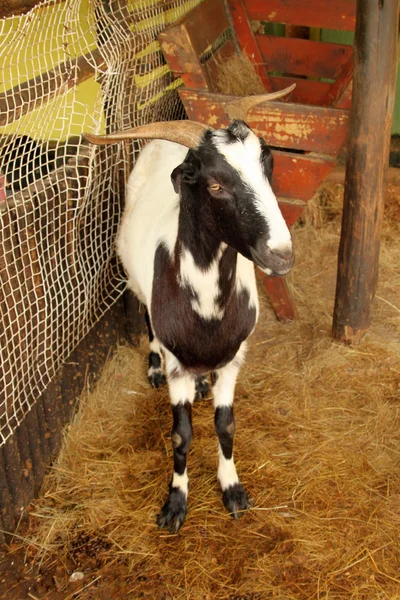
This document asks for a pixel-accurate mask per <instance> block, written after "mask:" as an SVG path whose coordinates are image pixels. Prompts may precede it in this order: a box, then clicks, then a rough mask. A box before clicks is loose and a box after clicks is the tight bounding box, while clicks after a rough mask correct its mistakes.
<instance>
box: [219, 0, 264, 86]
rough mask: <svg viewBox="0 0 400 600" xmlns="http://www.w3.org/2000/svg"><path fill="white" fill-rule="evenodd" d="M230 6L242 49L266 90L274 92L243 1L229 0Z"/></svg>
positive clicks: (237, 37)
mask: <svg viewBox="0 0 400 600" xmlns="http://www.w3.org/2000/svg"><path fill="white" fill-rule="evenodd" d="M228 6H229V11H230V14H231V18H232V22H233V28H234V30H235V34H236V39H237V41H238V43H239V46H240V49H241V50H242V51H244V52H246V54H247V56H248V57H249V58H250V60H252V61H253V64H254V68H255V70H256V72H257V73H258V75H259V77H260V79H261V81H262V82H263V84H264V86H265V89H266V90H267V91H272V87H271V82H270V80H269V76H268V73H267V70H266V68H265V66H264V61H263V59H262V56H261V52H260V49H259V47H258V43H257V40H256V38H255V36H254V33H253V31H252V29H251V26H250V22H249V18H248V16H247V13H246V9H245V7H244V5H243V3H242V1H241V0H228Z"/></svg>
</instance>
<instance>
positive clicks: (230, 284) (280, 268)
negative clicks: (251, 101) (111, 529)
mask: <svg viewBox="0 0 400 600" xmlns="http://www.w3.org/2000/svg"><path fill="white" fill-rule="evenodd" d="M290 89H292V88H290ZM285 93H288V90H283V91H281V92H277V93H275V94H273V95H272V96H273V97H277V95H278V94H279V95H284V94H285ZM269 98H271V95H268V96H263V97H262V100H263V101H265V100H266V99H269ZM256 101H257V99H256ZM258 102H260V99H259V98H258ZM232 112H233V111H232ZM140 137H143V138H144V137H147V138H162V139H156V140H153V141H152V142H150V143H149V144H147V146H145V148H144V149H143V150H142V151H141V154H140V156H139V158H138V160H137V163H136V165H135V167H134V169H133V171H132V173H131V175H130V177H129V180H128V184H127V195H126V207H125V210H124V214H123V217H122V221H121V226H120V229H119V233H118V236H117V251H118V254H119V256H120V258H121V259H122V263H123V265H124V267H125V270H126V272H127V274H128V285H129V287H130V288H131V289H132V290H133V292H134V293H135V294H136V295H137V297H138V298H139V299H140V301H141V302H143V303H144V304H145V305H146V307H147V323H148V328H149V337H150V355H149V380H150V382H151V384H152V385H153V386H155V387H158V385H160V384H161V383H162V381H163V372H162V353H163V354H164V357H165V363H166V373H167V380H168V386H169V394H170V400H171V404H172V417H173V425H172V433H171V438H172V445H173V453H174V458H173V462H174V470H173V475H172V479H171V482H170V485H169V494H168V498H167V500H166V502H165V504H164V506H163V507H162V509H161V512H160V514H159V515H158V519H157V522H158V525H159V526H160V527H166V528H168V529H169V530H170V531H171V532H173V533H176V532H177V531H178V530H179V528H180V527H181V525H182V523H183V521H184V519H185V517H186V513H187V494H188V481H189V480H188V475H187V468H186V458H187V453H188V450H189V446H190V443H191V440H192V403H193V401H194V398H195V394H196V381H197V389H198V391H199V392H200V393H201V392H202V391H203V392H204V391H205V389H206V386H205V384H204V376H205V375H206V374H208V373H211V382H212V391H213V398H214V408H215V429H216V433H217V436H218V439H219V465H218V473H217V476H218V480H219V482H220V485H221V488H222V492H223V503H224V505H225V507H226V508H227V510H228V511H229V512H230V513H231V515H232V516H233V517H234V518H237V517H239V516H241V514H242V513H243V511H244V510H245V509H247V508H248V507H249V506H250V502H249V498H248V495H247V492H246V490H245V489H244V487H243V485H242V484H241V483H240V481H239V478H238V475H237V472H236V467H235V463H234V460H233V438H234V433H235V419H234V414H233V397H234V388H235V382H236V378H237V375H238V372H239V369H240V366H241V364H242V362H243V359H244V354H245V347H246V340H247V338H248V337H249V335H250V334H251V333H252V331H253V330H254V328H255V325H256V322H257V318H258V311H259V307H258V295H257V288H256V280H255V272H254V264H255V265H257V266H258V267H260V268H261V269H262V270H263V271H264V272H265V273H267V274H269V275H285V274H286V273H288V271H289V270H290V268H291V267H292V264H293V248H292V240H291V235H290V232H289V230H288V227H287V225H286V223H285V221H284V219H283V217H282V214H281V212H280V209H279V206H278V202H277V200H276V198H275V195H274V193H273V191H272V189H271V186H270V182H271V176H272V169H273V158H272V153H271V150H270V149H269V148H268V147H267V145H266V144H265V142H264V140H262V139H261V138H258V137H257V136H256V135H255V134H254V132H253V131H252V130H251V129H250V127H249V126H248V125H246V123H245V122H244V121H242V120H234V121H233V122H232V123H231V124H230V125H229V126H228V127H227V129H217V130H211V129H209V128H208V127H206V126H204V125H202V124H200V123H196V122H191V121H180V122H165V123H153V124H150V125H145V126H142V127H138V128H135V129H133V130H130V131H127V132H120V133H117V134H111V135H109V136H94V135H92V134H86V138H87V139H88V140H89V141H91V142H93V143H109V142H110V143H113V142H116V141H119V140H121V139H127V138H140ZM188 148H189V151H188ZM170 179H171V180H172V185H171V180H170Z"/></svg>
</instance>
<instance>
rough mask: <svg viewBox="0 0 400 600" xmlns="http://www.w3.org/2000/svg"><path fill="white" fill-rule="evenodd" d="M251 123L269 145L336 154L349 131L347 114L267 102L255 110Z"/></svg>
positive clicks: (302, 105) (252, 112)
mask: <svg viewBox="0 0 400 600" xmlns="http://www.w3.org/2000/svg"><path fill="white" fill-rule="evenodd" d="M248 123H249V125H250V126H251V127H252V129H254V131H255V132H256V133H257V134H258V135H261V136H262V137H263V138H264V139H265V141H266V143H267V144H268V145H269V146H275V147H278V148H291V149H296V150H306V151H311V152H317V153H321V154H334V155H337V154H338V153H339V151H340V149H341V148H342V146H343V145H344V144H345V142H346V140H347V136H348V130H349V113H348V111H343V110H338V109H333V108H322V107H319V106H308V105H305V104H293V103H290V104H289V103H286V104H284V103H282V102H266V103H264V104H260V105H258V106H256V107H254V108H253V109H252V110H251V111H250V112H249V115H248Z"/></svg>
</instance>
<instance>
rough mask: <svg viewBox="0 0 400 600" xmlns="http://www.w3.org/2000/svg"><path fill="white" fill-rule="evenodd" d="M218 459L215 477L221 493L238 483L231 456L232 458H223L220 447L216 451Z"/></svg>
mask: <svg viewBox="0 0 400 600" xmlns="http://www.w3.org/2000/svg"><path fill="white" fill-rule="evenodd" d="M218 459H219V462H218V472H217V477H218V481H219V483H220V485H221V488H222V491H225V490H226V489H227V488H228V487H229V486H231V485H234V484H235V483H239V477H238V475H237V472H236V467H235V463H234V460H233V456H232V458H225V456H224V455H223V452H222V450H221V446H220V447H219V450H218Z"/></svg>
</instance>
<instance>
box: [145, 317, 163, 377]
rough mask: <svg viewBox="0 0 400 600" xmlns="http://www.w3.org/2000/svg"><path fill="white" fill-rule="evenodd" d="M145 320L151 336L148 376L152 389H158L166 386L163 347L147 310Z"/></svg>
mask: <svg viewBox="0 0 400 600" xmlns="http://www.w3.org/2000/svg"><path fill="white" fill-rule="evenodd" d="M144 316H145V319H146V325H147V331H148V334H149V345H150V352H149V370H148V371H147V376H148V379H149V383H150V385H151V386H152V387H154V388H158V387H160V386H161V385H164V384H165V375H164V373H163V369H162V354H161V345H160V342H159V341H158V339H157V338H156V337H155V335H154V332H153V328H152V326H151V322H150V316H149V312H148V310H147V308H146V312H145V315H144Z"/></svg>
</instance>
